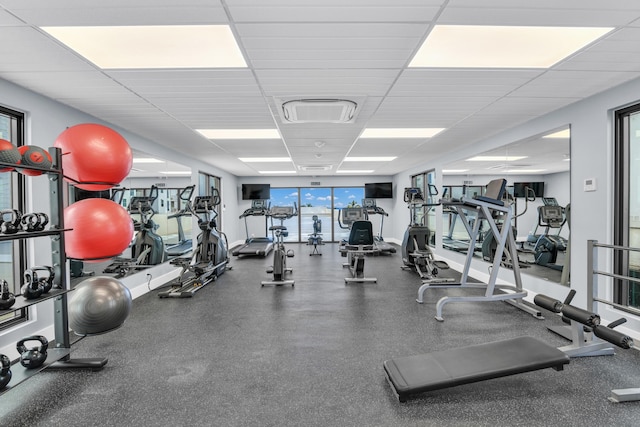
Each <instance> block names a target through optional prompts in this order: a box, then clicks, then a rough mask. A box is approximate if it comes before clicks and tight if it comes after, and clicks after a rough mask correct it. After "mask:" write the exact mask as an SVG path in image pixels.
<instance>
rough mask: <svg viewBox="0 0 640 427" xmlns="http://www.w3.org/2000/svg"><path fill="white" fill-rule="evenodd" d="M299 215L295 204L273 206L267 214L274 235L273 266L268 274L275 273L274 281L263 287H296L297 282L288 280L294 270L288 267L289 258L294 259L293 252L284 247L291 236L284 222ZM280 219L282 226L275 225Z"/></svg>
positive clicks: (265, 281) (263, 284)
mask: <svg viewBox="0 0 640 427" xmlns="http://www.w3.org/2000/svg"><path fill="white" fill-rule="evenodd" d="M296 215H298V208H297V206H296V204H295V203H294V204H293V206H272V207H270V208H269V211H268V212H267V216H268V217H270V218H271V226H270V227H269V231H271V232H272V233H273V235H274V241H275V244H274V249H273V265H272V266H271V267H269V268H268V269H267V273H273V280H263V281H262V282H261V284H262V286H265V285H276V286H281V285H291V286H294V283H295V281H294V280H292V279H286V275H287V273H292V272H293V269H292V268H289V267H287V258H293V256H294V253H293V250H291V249H289V250H287V249H286V248H285V247H284V238H285V237H287V236H288V235H289V232H288V231H287V227H285V225H284V220H285V219H289V218H293V217H294V216H296ZM274 218H275V219H279V220H280V225H273V219H274Z"/></svg>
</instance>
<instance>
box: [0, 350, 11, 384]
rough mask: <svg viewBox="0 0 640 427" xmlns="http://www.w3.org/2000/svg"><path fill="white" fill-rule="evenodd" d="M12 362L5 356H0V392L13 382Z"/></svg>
mask: <svg viewBox="0 0 640 427" xmlns="http://www.w3.org/2000/svg"><path fill="white" fill-rule="evenodd" d="M10 368H11V360H9V358H8V357H7V356H5V355H4V354H0V390H2V389H3V388H5V387H6V386H7V384H9V381H11V369H10Z"/></svg>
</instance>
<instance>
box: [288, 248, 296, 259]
mask: <svg viewBox="0 0 640 427" xmlns="http://www.w3.org/2000/svg"><path fill="white" fill-rule="evenodd" d="M294 255H295V254H294V253H293V249H289V250H288V251H287V257H289V258H293V257H294Z"/></svg>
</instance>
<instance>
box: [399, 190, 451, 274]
mask: <svg viewBox="0 0 640 427" xmlns="http://www.w3.org/2000/svg"><path fill="white" fill-rule="evenodd" d="M404 201H405V203H406V204H407V207H408V208H409V227H407V230H406V231H405V233H404V237H403V239H402V262H403V263H404V265H403V266H402V267H401V268H402V269H403V270H409V269H414V270H415V271H416V272H417V273H418V275H419V276H420V278H421V279H422V282H423V283H426V282H449V281H453V279H442V278H437V275H438V270H439V269H440V270H446V269H448V268H449V264H447V263H446V262H444V261H436V260H435V259H434V258H433V252H432V251H431V248H430V247H429V236H430V234H431V232H430V230H429V227H427V226H426V225H423V224H420V223H419V222H418V220H417V216H418V215H417V211H418V210H421V209H422V208H423V207H427V208H429V209H431V208H432V207H433V206H435V205H434V204H430V203H426V202H425V200H424V197H423V196H422V190H421V189H420V188H416V187H411V188H405V189H404Z"/></svg>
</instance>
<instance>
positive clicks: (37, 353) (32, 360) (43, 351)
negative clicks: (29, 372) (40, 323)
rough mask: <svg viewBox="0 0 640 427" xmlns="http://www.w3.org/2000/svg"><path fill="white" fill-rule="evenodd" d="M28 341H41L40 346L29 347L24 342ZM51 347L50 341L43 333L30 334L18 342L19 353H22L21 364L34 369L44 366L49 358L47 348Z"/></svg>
mask: <svg viewBox="0 0 640 427" xmlns="http://www.w3.org/2000/svg"><path fill="white" fill-rule="evenodd" d="M27 341H40V346H39V347H33V348H30V349H27V347H25V345H24V343H25V342H27ZM48 347H49V341H47V339H46V338H45V337H43V336H42V335H30V336H28V337H25V338H22V339H21V340H20V341H18V343H17V344H16V348H17V349H18V353H20V364H21V365H22V366H24V367H25V368H27V369H34V368H38V367H40V366H42V364H43V363H44V361H45V360H47V348H48Z"/></svg>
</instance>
